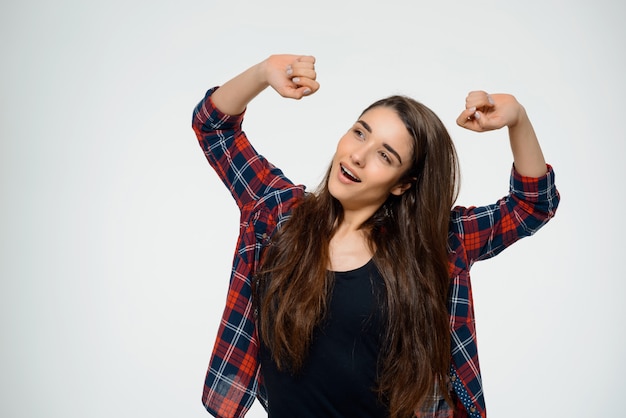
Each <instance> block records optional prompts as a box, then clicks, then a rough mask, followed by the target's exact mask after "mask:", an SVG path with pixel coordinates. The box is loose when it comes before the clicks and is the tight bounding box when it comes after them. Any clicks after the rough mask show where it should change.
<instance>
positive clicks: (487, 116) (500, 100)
mask: <svg viewBox="0 0 626 418" xmlns="http://www.w3.org/2000/svg"><path fill="white" fill-rule="evenodd" d="M456 123H457V124H458V125H459V126H461V127H463V128H466V129H470V130H472V131H476V132H484V131H491V130H494V129H500V128H503V127H505V126H506V127H508V128H509V142H510V143H511V151H512V152H513V164H514V165H515V169H516V170H517V172H518V173H520V174H521V175H523V176H528V177H541V176H543V175H544V174H545V173H546V161H545V159H544V157H543V153H542V151H541V146H540V145H539V141H538V140H537V135H536V134H535V130H534V129H533V125H532V124H531V123H530V119H529V118H528V115H527V114H526V110H525V109H524V107H523V106H522V105H521V104H520V103H519V102H518V101H517V100H516V99H515V97H513V96H511V95H510V94H488V93H486V92H484V91H472V92H470V93H469V94H468V95H467V98H466V99H465V110H464V111H463V112H461V114H460V115H459V117H458V118H457V120H456Z"/></svg>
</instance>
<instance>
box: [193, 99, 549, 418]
mask: <svg viewBox="0 0 626 418" xmlns="http://www.w3.org/2000/svg"><path fill="white" fill-rule="evenodd" d="M214 90H215V89H211V90H209V91H208V92H207V94H206V96H205V98H204V99H203V100H202V101H201V102H200V103H199V104H198V106H197V107H196V108H195V110H194V114H193V121H192V125H193V129H194V131H195V133H196V135H197V137H198V140H199V142H200V146H201V147H202V149H203V150H204V153H205V155H206V158H207V160H208V161H209V163H210V164H211V166H212V167H213V168H214V169H215V171H216V172H217V174H218V175H219V177H220V178H221V179H222V181H223V182H224V184H225V185H226V187H228V189H229V190H230V192H231V194H232V195H233V197H234V199H235V201H236V203H237V206H238V207H239V210H240V212H241V218H240V234H239V239H238V242H237V248H236V251H235V256H234V260H233V266H232V272H231V278H230V286H229V289H228V296H227V300H226V308H225V309H224V314H223V316H222V320H221V323H220V327H219V330H218V335H217V340H216V342H215V346H214V348H213V353H212V356H211V360H210V364H209V368H208V371H207V375H206V379H205V384H204V391H203V395H202V401H203V403H204V406H205V407H206V409H207V411H208V412H209V413H211V414H212V415H214V416H216V417H224V418H227V417H228V418H230V417H243V416H244V415H245V413H246V412H247V411H248V409H249V408H250V407H251V406H252V403H253V402H254V398H255V396H258V397H259V399H260V400H261V401H262V402H263V403H264V404H265V402H266V399H265V396H264V394H265V390H264V388H263V385H262V376H261V373H260V368H259V362H258V357H257V354H258V340H257V335H256V331H255V323H254V312H253V308H252V303H251V278H252V276H253V274H254V272H255V270H256V268H257V266H258V263H259V260H260V258H261V253H262V251H263V249H264V248H265V246H266V245H267V243H268V242H269V239H270V237H271V236H272V234H273V233H274V232H275V230H276V229H277V228H280V226H281V225H282V224H283V223H284V221H286V220H287V219H288V218H289V214H290V212H291V208H292V206H293V205H294V204H295V203H296V202H297V201H298V200H299V199H300V198H301V197H302V196H303V195H304V193H305V191H304V186H297V185H294V184H293V183H292V182H291V181H289V179H288V178H286V177H285V176H284V175H283V173H282V171H280V170H279V169H277V168H276V167H274V166H273V165H272V164H271V163H270V162H268V161H267V160H266V159H265V158H264V157H262V156H261V155H260V154H258V153H257V152H256V151H255V149H254V148H253V147H252V145H251V144H250V142H249V141H248V139H247V137H246V135H245V133H244V132H243V131H242V129H241V124H242V121H243V114H242V115H238V116H228V115H225V114H223V113H222V112H220V111H219V110H218V109H216V108H215V106H214V105H213V103H212V101H211V94H212V93H213V91H214ZM558 202H559V195H558V192H557V190H556V188H555V186H554V173H553V171H552V168H551V167H549V166H548V173H547V174H546V175H545V176H544V177H541V178H539V179H535V178H527V177H522V176H520V175H519V174H518V173H517V172H515V170H513V171H512V176H511V188H510V193H509V194H508V195H507V196H506V197H504V198H503V199H501V200H500V201H498V202H497V203H496V204H494V205H490V206H483V207H472V208H462V207H456V208H454V209H453V210H452V213H451V222H450V232H449V236H448V244H449V248H448V250H449V254H450V274H451V278H452V279H451V282H450V299H449V310H450V326H451V335H452V347H451V355H452V367H451V370H450V382H449V384H450V385H451V387H452V388H453V389H454V394H455V397H456V404H457V407H456V409H455V411H451V410H450V409H449V408H448V407H447V405H446V404H445V402H442V401H440V402H438V403H437V404H436V405H435V406H434V407H432V408H430V409H429V410H424V411H420V412H417V413H416V416H418V417H424V418H426V417H429V418H453V417H457V418H460V417H485V416H486V410H485V402H484V397H483V391H482V382H481V377H480V368H479V364H478V354H477V345H476V329H475V324H474V311H473V302H472V294H471V285H470V275H469V270H470V268H471V266H472V264H473V263H474V262H475V261H477V260H482V259H486V258H489V257H493V256H494V255H496V254H498V253H499V252H501V251H502V250H504V249H505V248H506V247H507V246H509V245H511V244H512V243H513V242H515V241H517V240H518V239H520V238H523V237H525V236H528V235H531V234H533V233H534V232H535V231H537V230H538V229H539V228H540V227H541V226H543V225H544V224H545V223H546V222H547V221H548V220H549V219H550V218H551V217H552V216H554V213H555V210H556V207H557V205H558Z"/></svg>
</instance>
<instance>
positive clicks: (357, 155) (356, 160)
mask: <svg viewBox="0 0 626 418" xmlns="http://www.w3.org/2000/svg"><path fill="white" fill-rule="evenodd" d="M350 159H351V160H352V164H354V165H355V166H357V167H363V165H364V164H365V160H364V158H363V156H362V154H361V152H353V153H352V154H350Z"/></svg>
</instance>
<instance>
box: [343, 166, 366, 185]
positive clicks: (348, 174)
mask: <svg viewBox="0 0 626 418" xmlns="http://www.w3.org/2000/svg"><path fill="white" fill-rule="evenodd" d="M339 168H340V171H341V174H342V175H343V177H345V178H347V179H348V180H350V181H353V182H355V183H360V182H361V179H360V178H358V177H357V176H356V175H354V173H353V172H352V171H350V170H349V169H348V168H346V167H345V166H344V165H343V164H339Z"/></svg>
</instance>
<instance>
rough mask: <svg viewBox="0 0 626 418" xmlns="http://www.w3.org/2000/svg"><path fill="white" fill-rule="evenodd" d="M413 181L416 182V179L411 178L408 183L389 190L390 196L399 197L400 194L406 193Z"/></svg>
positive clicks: (402, 183) (399, 184)
mask: <svg viewBox="0 0 626 418" xmlns="http://www.w3.org/2000/svg"><path fill="white" fill-rule="evenodd" d="M415 181H417V179H416V178H411V179H410V180H408V181H403V182H401V183H398V184H397V185H396V186H394V187H393V188H392V189H391V194H392V195H395V196H400V195H401V194H402V193H404V192H406V191H407V190H408V189H409V188H410V187H411V185H412V184H413V183H414V182H415Z"/></svg>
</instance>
